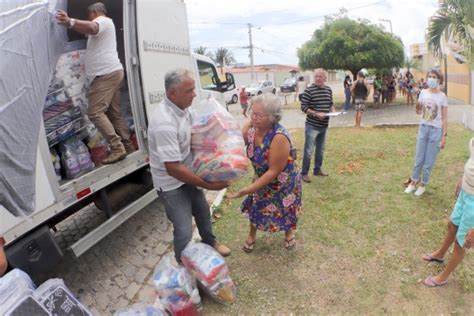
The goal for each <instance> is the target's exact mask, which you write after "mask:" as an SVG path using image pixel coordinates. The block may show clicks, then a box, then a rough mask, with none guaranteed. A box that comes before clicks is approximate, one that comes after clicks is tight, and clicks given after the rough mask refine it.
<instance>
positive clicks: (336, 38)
mask: <svg viewBox="0 0 474 316" xmlns="http://www.w3.org/2000/svg"><path fill="white" fill-rule="evenodd" d="M298 57H299V65H300V67H301V68H302V69H304V70H306V69H314V68H319V67H322V68H325V69H328V70H330V69H331V70H336V69H347V70H350V71H351V72H352V75H353V76H354V79H355V78H356V76H357V73H358V72H359V71H360V70H361V69H362V68H374V69H384V68H394V67H400V66H402V65H403V61H404V52H403V43H402V41H401V39H400V38H398V37H395V36H393V35H392V34H391V33H388V32H385V31H384V30H383V29H382V28H381V27H380V26H376V25H372V24H370V23H369V22H368V21H366V20H359V21H354V20H351V19H349V18H347V17H340V18H326V21H325V23H324V25H323V27H322V28H320V29H317V30H316V31H315V32H314V34H313V36H312V38H311V40H309V41H308V42H306V43H304V44H303V46H302V47H301V48H299V49H298Z"/></svg>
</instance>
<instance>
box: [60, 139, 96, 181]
mask: <svg viewBox="0 0 474 316" xmlns="http://www.w3.org/2000/svg"><path fill="white" fill-rule="evenodd" d="M59 149H60V152H61V163H62V166H63V168H64V171H65V174H66V178H68V179H74V178H77V177H78V176H80V175H82V174H84V173H86V172H89V171H91V170H92V169H94V167H95V166H94V163H93V162H92V160H91V157H90V154H89V150H88V149H87V146H86V145H85V144H84V143H83V142H82V141H81V140H78V139H75V138H72V139H70V140H68V141H66V142H64V143H62V144H60V145H59Z"/></svg>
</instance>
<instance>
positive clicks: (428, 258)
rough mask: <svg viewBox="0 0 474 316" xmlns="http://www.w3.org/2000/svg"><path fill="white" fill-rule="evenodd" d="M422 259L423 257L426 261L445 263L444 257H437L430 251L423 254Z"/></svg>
mask: <svg viewBox="0 0 474 316" xmlns="http://www.w3.org/2000/svg"><path fill="white" fill-rule="evenodd" d="M421 259H423V260H425V261H428V262H436V263H444V259H443V258H436V257H433V256H432V255H430V254H429V253H427V254H425V255H423V257H421Z"/></svg>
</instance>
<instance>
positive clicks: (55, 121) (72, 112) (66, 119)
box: [44, 106, 82, 134]
mask: <svg viewBox="0 0 474 316" xmlns="http://www.w3.org/2000/svg"><path fill="white" fill-rule="evenodd" d="M81 116H82V113H81V109H80V108H79V107H76V106H75V107H73V108H71V109H69V110H67V111H65V112H63V113H61V114H59V115H56V116H54V117H52V118H51V119H49V120H47V121H46V120H45V122H44V129H45V131H46V134H49V133H51V132H52V131H54V130H55V129H58V128H60V127H62V126H64V125H66V124H68V123H70V122H72V121H74V120H76V119H78V118H80V117H81Z"/></svg>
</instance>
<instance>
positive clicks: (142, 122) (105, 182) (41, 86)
mask: <svg viewBox="0 0 474 316" xmlns="http://www.w3.org/2000/svg"><path fill="white" fill-rule="evenodd" d="M66 2H67V3H66ZM94 2H95V1H61V0H58V1H53V0H50V1H48V0H46V1H41V0H40V1H38V0H36V1H35V0H31V1H21V2H19V3H17V4H15V3H13V2H9V1H6V2H4V1H2V6H0V8H3V10H6V11H5V12H0V22H3V23H0V28H2V29H0V35H1V36H2V38H3V36H5V38H18V35H20V37H21V36H23V35H22V34H21V33H23V32H25V31H28V32H30V33H29V36H23V37H28V40H26V41H21V40H19V41H16V42H15V43H14V44H12V45H16V46H15V49H16V48H21V49H22V50H23V51H25V50H26V51H28V52H29V55H28V54H27V55H28V57H31V60H29V61H28V62H26V65H25V64H22V63H19V62H18V60H16V61H15V59H14V58H17V57H18V56H17V55H18V54H16V55H14V56H12V55H9V54H10V52H11V51H12V50H14V49H8V48H7V47H5V46H4V47H3V48H2V49H1V50H0V54H1V55H0V69H2V74H1V76H2V77H0V95H1V96H0V115H1V120H0V121H1V122H0V130H2V127H3V126H2V124H3V123H2V122H6V123H5V124H8V122H10V124H11V125H10V127H8V126H5V128H15V127H18V125H21V124H22V123H20V121H22V120H19V117H18V115H16V116H15V115H12V114H8V113H10V112H8V111H7V110H8V105H11V104H15V106H16V108H17V109H19V108H20V107H21V106H24V105H25V104H24V102H22V101H21V100H20V99H21V98H18V97H17V96H18V94H17V93H16V92H15V93H7V91H6V90H3V91H2V89H7V88H6V87H8V86H10V88H8V91H12V90H15V91H23V90H21V89H22V87H21V86H22V85H25V84H24V82H23V81H21V77H22V74H23V73H28V72H29V73H30V76H31V78H33V79H32V80H30V81H32V82H34V83H35V84H33V85H32V87H33V88H32V90H33V92H34V94H35V95H36V96H38V95H39V97H37V98H36V103H38V104H34V105H33V106H34V107H35V108H40V111H41V110H42V108H43V103H44V100H45V97H46V94H47V87H48V84H49V82H50V81H51V79H52V73H53V71H44V72H38V71H37V69H36V67H40V66H41V65H42V63H44V61H45V60H46V61H49V62H50V63H52V64H53V65H51V66H50V69H54V67H55V65H54V63H55V62H57V58H56V59H54V58H52V57H51V56H53V55H54V54H52V53H51V47H52V46H54V45H52V44H51V43H53V44H54V43H56V44H57V43H58V42H59V43H61V41H66V40H64V39H61V36H64V34H65V31H62V30H61V26H59V25H57V23H56V22H55V21H54V13H55V10H56V9H63V10H65V11H67V12H68V14H69V16H71V17H76V18H79V19H86V14H87V7H88V6H89V5H90V4H92V3H94ZM106 5H107V9H108V13H107V15H108V16H109V17H111V18H112V19H113V21H114V23H115V27H116V30H117V49H118V51H119V56H120V59H121V61H122V64H123V66H124V69H125V77H126V80H125V84H124V87H123V88H122V90H123V92H122V101H123V102H124V100H125V102H128V103H129V107H130V108H129V111H130V112H131V116H132V118H133V126H134V131H135V134H136V138H137V143H138V150H137V151H135V152H134V153H132V154H130V155H128V156H127V158H126V159H125V160H123V161H120V162H118V163H115V164H113V165H104V166H100V167H96V168H95V169H94V170H92V171H90V172H88V173H85V174H83V175H82V176H80V177H78V178H76V179H72V180H58V179H57V177H56V173H55V166H54V164H53V163H52V160H51V155H50V150H49V147H50V144H48V141H47V137H46V136H47V135H46V132H45V124H44V121H43V119H42V118H41V117H33V121H34V120H38V121H39V123H38V127H39V128H38V130H37V131H36V135H38V136H37V139H36V138H35V137H33V140H32V139H31V137H30V138H28V139H27V138H25V141H28V142H29V144H33V145H34V146H36V147H34V148H36V149H34V148H33V149H32V148H30V150H31V151H32V155H31V157H33V158H32V159H34V161H32V162H31V165H32V166H33V168H32V170H31V172H32V173H33V174H30V175H29V176H31V177H30V178H28V177H25V178H24V179H32V182H34V183H30V185H31V187H32V188H33V194H31V200H28V199H27V200H26V202H25V203H23V204H24V205H30V206H31V210H30V211H27V210H26V208H25V207H24V208H23V209H22V208H21V207H19V206H20V205H22V203H18V202H19V201H18V200H17V199H19V198H22V197H24V195H26V194H27V193H26V191H25V192H23V191H21V190H22V189H21V188H22V183H21V181H23V184H25V183H26V181H27V180H21V179H20V180H21V181H20V182H19V183H16V187H15V186H14V185H13V184H15V183H14V180H15V179H16V178H15V177H16V175H17V172H18V169H17V168H16V167H12V165H13V166H15V163H16V161H17V159H18V161H19V160H21V159H27V158H28V157H26V158H25V156H24V155H23V156H22V154H21V153H20V151H23V150H25V151H26V150H27V149H28V148H23V147H22V142H21V141H19V140H18V142H17V145H18V147H12V148H13V149H12V148H7V149H6V150H4V149H2V150H0V237H2V236H3V238H4V239H5V241H6V246H5V249H6V253H7V257H8V260H9V262H10V264H11V265H12V266H13V267H19V268H22V269H23V270H24V271H26V272H29V273H31V274H36V273H42V272H44V271H45V270H48V269H50V268H51V267H53V266H54V265H55V264H56V263H57V262H58V261H59V260H60V258H61V257H62V251H61V249H60V247H59V246H58V245H57V243H56V241H55V238H54V234H53V232H52V230H53V229H54V226H55V225H56V224H57V223H59V222H60V221H62V220H64V219H65V218H67V217H68V216H69V215H71V214H73V213H75V212H77V211H80V210H81V209H82V208H83V207H85V206H87V205H89V204H90V203H92V202H96V205H98V206H100V208H101V209H102V210H103V211H104V212H105V213H106V215H107V220H106V221H105V222H103V223H102V224H101V225H100V226H99V227H97V228H95V229H94V230H92V231H90V232H88V234H87V235H85V236H84V237H82V238H81V239H80V240H78V241H76V242H75V243H74V244H73V245H72V246H71V249H72V251H73V253H74V254H75V255H76V256H80V255H81V254H83V253H84V252H85V251H87V249H89V248H90V247H92V246H93V245H94V244H96V243H97V242H98V241H100V240H101V239H102V238H103V237H105V236H106V235H107V234H108V233H110V232H111V231H113V230H114V229H115V228H116V227H118V226H119V225H120V224H122V223H123V222H124V221H126V220H127V219H128V218H130V217H131V216H133V215H134V214H135V213H136V212H138V211H140V210H141V209H142V208H143V207H144V206H146V205H147V204H149V203H150V202H152V201H153V200H155V199H156V198H157V194H156V192H155V190H153V188H152V182H151V176H150V172H149V162H148V161H149V156H148V148H147V118H148V116H149V114H150V113H151V111H152V109H153V108H154V107H155V106H156V105H157V104H158V103H159V102H160V101H161V100H162V98H163V97H164V95H165V91H164V79H163V78H164V74H165V73H166V72H167V71H169V70H171V69H174V68H178V67H180V68H188V69H191V70H192V71H193V72H194V73H195V79H196V94H197V97H196V98H195V102H197V101H199V100H200V99H203V98H207V97H209V96H212V97H215V98H216V99H218V100H220V101H221V102H222V103H223V104H224V102H225V101H224V98H223V92H226V91H228V90H232V89H234V88H235V84H234V80H233V77H232V75H231V74H226V81H225V82H223V81H220V80H219V77H218V72H217V70H216V66H215V65H214V63H213V61H212V60H211V59H209V58H208V57H205V56H201V55H196V54H193V53H192V52H191V51H192V50H191V47H190V39H189V31H188V21H187V16H186V7H185V4H184V3H183V1H180V0H114V1H106ZM12 32H13V33H12ZM61 32H62V33H61ZM12 34H13V35H12ZM68 35H69V39H71V38H74V37H77V36H78V35H77V34H74V33H73V32H71V31H69V32H68ZM44 41H46V42H47V43H46V44H44ZM35 42H41V43H38V45H37V46H36V45H34V44H35ZM12 43H13V42H12ZM48 43H49V44H48ZM56 46H57V45H56ZM45 54H46V55H47V57H46V58H44V56H43V55H45ZM36 56H39V57H38V58H43V59H41V60H35V58H37V57H36ZM42 56H43V57H42ZM57 56H58V55H57ZM30 61H32V63H30ZM15 72H16V74H15ZM7 75H10V76H16V75H17V76H18V77H19V79H18V78H15V80H17V81H18V83H16V84H15V83H14V82H13V83H12V82H10V81H7ZM31 78H29V79H31ZM8 80H9V79H8ZM15 80H13V81H15ZM36 83H37V84H36ZM38 100H39V101H38ZM127 100H129V101H127ZM30 101H31V100H30ZM28 106H31V104H29V105H28ZM5 108H6V109H7V110H5V111H3V110H4V109H5ZM23 113H26V112H23ZM40 113H41V112H40ZM16 114H18V112H17V113H16ZM9 115H10V116H9ZM40 116H41V115H40ZM29 125H30V126H29V127H31V125H34V124H29ZM29 127H28V128H29ZM26 129H27V128H26ZM38 133H39V134H38ZM33 135H34V134H33ZM8 137H12V135H11V134H10V133H0V147H1V145H2V144H8V143H9V142H15V141H14V140H9V139H7V138H8ZM2 139H3V140H2ZM23 142H24V141H23ZM25 146H26V145H25ZM7 147H8V146H7ZM30 147H31V146H30ZM31 157H30V159H31ZM1 170H3V171H5V170H6V172H2V171H1ZM31 172H30V173H31ZM22 176H23V175H22ZM12 183H13V184H12ZM10 184H12V185H10ZM1 191H5V192H1ZM117 196H119V197H120V198H122V197H124V196H125V197H126V198H125V201H123V199H121V201H117V199H116V197H117ZM111 197H113V198H111Z"/></svg>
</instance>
